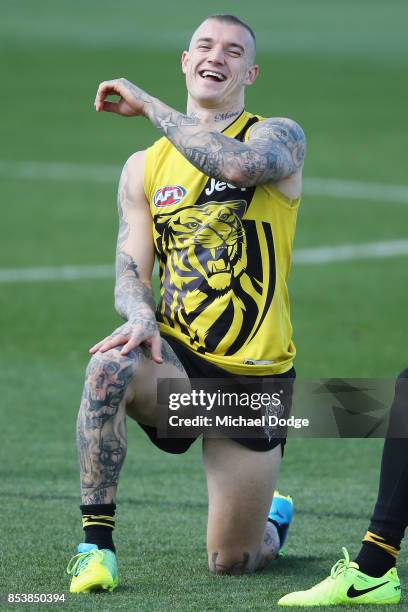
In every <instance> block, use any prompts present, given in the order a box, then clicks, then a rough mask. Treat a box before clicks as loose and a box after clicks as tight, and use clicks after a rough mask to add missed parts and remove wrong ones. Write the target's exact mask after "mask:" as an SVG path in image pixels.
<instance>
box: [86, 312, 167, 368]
mask: <svg viewBox="0 0 408 612" xmlns="http://www.w3.org/2000/svg"><path fill="white" fill-rule="evenodd" d="M141 344H144V345H146V346H149V347H150V350H151V357H152V360H153V361H155V362H156V363H163V358H162V355H161V337H160V333H159V330H158V328H157V323H156V319H155V317H154V313H153V312H152V313H151V314H150V313H148V312H146V315H145V316H143V315H139V317H138V321H137V322H134V323H131V322H129V321H128V322H127V323H124V324H123V325H121V326H120V327H118V328H117V329H115V331H113V332H112V333H111V335H110V336H106V338H104V339H103V340H101V341H100V342H98V343H97V344H95V345H94V346H93V347H92V348H90V349H89V352H90V353H91V354H92V355H94V354H95V353H97V352H98V351H100V352H101V353H104V352H105V351H109V350H110V349H113V348H116V347H118V346H122V349H121V351H120V353H121V355H127V354H128V353H130V351H132V350H133V349H135V348H137V347H138V346H140V345H141Z"/></svg>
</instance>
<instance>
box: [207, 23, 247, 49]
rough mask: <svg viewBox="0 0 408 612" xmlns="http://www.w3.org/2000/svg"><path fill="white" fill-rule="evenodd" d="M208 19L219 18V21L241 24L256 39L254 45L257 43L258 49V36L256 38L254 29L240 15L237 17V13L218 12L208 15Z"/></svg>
mask: <svg viewBox="0 0 408 612" xmlns="http://www.w3.org/2000/svg"><path fill="white" fill-rule="evenodd" d="M207 19H217V21H224V22H225V23H232V24H235V25H240V26H242V27H243V28H245V29H246V30H247V32H249V33H250V35H251V36H252V40H253V41H254V45H255V49H256V38H255V34H254V31H253V29H252V28H251V26H249V25H248V24H247V23H245V22H244V21H241V19H239V18H238V17H236V16H235V15H222V14H216V15H209V16H208V17H207ZM205 21H206V20H205Z"/></svg>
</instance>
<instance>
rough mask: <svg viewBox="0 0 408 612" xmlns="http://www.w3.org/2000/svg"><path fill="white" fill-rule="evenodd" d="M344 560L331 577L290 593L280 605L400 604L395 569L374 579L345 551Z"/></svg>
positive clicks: (336, 565)
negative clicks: (309, 587)
mask: <svg viewBox="0 0 408 612" xmlns="http://www.w3.org/2000/svg"><path fill="white" fill-rule="evenodd" d="M342 551H343V554H344V559H340V561H337V563H336V564H335V565H334V566H333V567H332V570H331V572H330V576H328V577H327V578H326V579H325V580H323V582H319V584H316V585H315V586H314V587H312V588H311V589H309V590H308V591H298V592H296V593H289V594H288V595H285V596H284V597H282V598H281V599H280V600H279V601H278V606H310V607H312V606H338V605H348V606H353V605H357V604H366V605H367V604H371V605H372V604H382V605H385V604H397V603H398V602H399V600H400V598H401V584H400V581H399V578H398V574H397V570H396V569H395V567H393V568H391V569H390V570H389V571H388V572H387V573H386V574H384V576H382V577H381V578H372V577H371V576H367V574H363V572H360V571H359V569H358V565H357V563H354V561H350V557H349V554H348V552H347V550H346V549H345V548H342Z"/></svg>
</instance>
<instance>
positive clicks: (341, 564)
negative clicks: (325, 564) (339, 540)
mask: <svg viewBox="0 0 408 612" xmlns="http://www.w3.org/2000/svg"><path fill="white" fill-rule="evenodd" d="M341 550H342V553H343V555H344V559H340V560H339V561H337V563H335V564H334V565H333V567H332V569H331V572H330V577H331V578H337V576H339V574H343V573H344V572H345V571H346V570H347V569H348V567H349V565H350V556H349V554H348V552H347V549H346V548H342V549H341Z"/></svg>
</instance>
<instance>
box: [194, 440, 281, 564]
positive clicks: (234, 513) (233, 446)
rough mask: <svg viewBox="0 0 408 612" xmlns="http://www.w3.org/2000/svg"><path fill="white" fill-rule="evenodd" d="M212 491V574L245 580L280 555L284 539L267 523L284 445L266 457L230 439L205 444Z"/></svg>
mask: <svg viewBox="0 0 408 612" xmlns="http://www.w3.org/2000/svg"><path fill="white" fill-rule="evenodd" d="M203 453H204V467H205V472H206V477H207V487H208V529H207V550H208V564H209V568H210V571H211V572H213V573H215V574H234V575H238V574H243V573H249V572H253V571H256V570H258V569H262V568H263V567H264V566H265V565H266V564H267V562H268V561H269V560H270V559H272V558H273V557H275V556H276V555H277V552H278V550H279V544H280V542H279V535H278V532H277V528H276V527H275V525H274V524H273V523H271V522H269V521H267V517H268V513H269V510H270V507H271V501H272V497H273V493H274V489H275V483H276V480H277V477H278V473H279V467H280V461H281V445H280V443H279V444H278V446H276V447H275V448H273V449H272V450H268V451H265V452H257V451H254V450H250V449H248V448H246V447H245V446H243V445H241V444H238V443H237V442H235V441H233V440H229V439H227V438H206V439H205V440H204V443H203Z"/></svg>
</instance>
